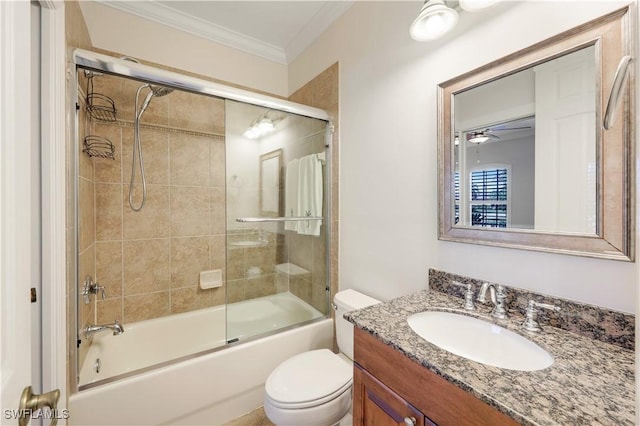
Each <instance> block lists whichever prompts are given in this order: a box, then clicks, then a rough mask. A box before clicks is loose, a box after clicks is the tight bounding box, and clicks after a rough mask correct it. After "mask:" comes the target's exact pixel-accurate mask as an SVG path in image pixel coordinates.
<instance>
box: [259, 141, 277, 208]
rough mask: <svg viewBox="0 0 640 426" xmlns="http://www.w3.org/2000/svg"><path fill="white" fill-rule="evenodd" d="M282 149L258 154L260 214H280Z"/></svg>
mask: <svg viewBox="0 0 640 426" xmlns="http://www.w3.org/2000/svg"><path fill="white" fill-rule="evenodd" d="M281 159H282V150H281V149H277V150H275V151H271V152H268V153H266V154H263V155H261V156H260V215H261V216H263V217H277V216H280V167H281V161H282V160H281Z"/></svg>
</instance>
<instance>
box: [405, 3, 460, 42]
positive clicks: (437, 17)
mask: <svg viewBox="0 0 640 426" xmlns="http://www.w3.org/2000/svg"><path fill="white" fill-rule="evenodd" d="M457 22H458V12H456V11H455V10H453V9H451V8H449V7H447V6H446V5H445V4H444V1H442V0H428V1H426V2H425V3H424V6H422V9H420V13H419V14H418V17H417V18H416V19H415V21H413V23H412V24H411V29H410V30H409V33H410V34H411V38H413V39H414V40H416V41H427V40H434V39H436V38H438V37H440V36H442V35H444V34H446V33H447V32H448V31H450V30H451V29H452V28H453V27H454V26H455V25H456V23H457Z"/></svg>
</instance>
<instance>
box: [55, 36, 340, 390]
mask: <svg viewBox="0 0 640 426" xmlns="http://www.w3.org/2000/svg"><path fill="white" fill-rule="evenodd" d="M68 69H69V72H70V74H72V75H71V87H70V91H69V92H70V97H69V103H70V104H69V111H70V118H69V122H70V123H69V128H70V132H69V133H70V137H71V143H70V145H71V146H70V149H69V150H68V152H67V155H68V157H67V161H68V164H70V165H71V167H69V174H70V176H69V177H70V179H69V184H68V185H69V186H68V190H69V191H70V193H71V194H72V195H73V196H72V197H70V200H69V205H68V209H69V210H70V213H69V218H68V220H70V221H71V222H72V223H73V230H72V232H73V233H74V235H73V237H72V238H71V239H70V240H68V241H67V244H69V246H68V247H67V253H74V256H73V257H72V258H71V259H68V262H69V263H68V266H69V269H68V270H69V280H70V281H71V282H70V286H71V291H70V294H69V308H70V309H73V312H74V315H70V316H69V320H70V322H72V324H68V327H67V329H68V330H69V333H71V332H72V331H73V330H75V332H77V330H78V324H79V319H78V309H77V303H78V300H77V299H78V295H77V289H78V283H79V282H80V277H79V275H78V267H77V256H78V252H77V247H78V238H79V235H78V234H79V233H78V224H79V188H78V177H79V168H78V155H79V140H78V129H79V126H78V115H77V113H76V109H77V108H78V105H77V99H78V92H79V91H78V70H80V69H89V70H93V71H98V72H104V73H107V74H111V75H115V76H120V77H123V78H130V79H135V80H140V81H143V82H149V83H155V84H160V85H163V86H167V87H170V88H174V89H179V90H183V91H187V92H191V93H195V94H202V95H206V96H213V97H217V98H222V99H225V100H227V99H228V100H234V101H239V102H242V103H246V104H251V105H256V106H261V107H265V108H269V109H273V110H279V111H282V112H287V113H291V114H296V115H300V116H304V117H309V118H314V119H319V120H322V121H325V122H326V125H325V153H326V172H325V177H324V182H325V186H326V189H325V191H324V194H325V195H324V202H325V203H326V204H325V205H326V213H327V214H326V217H324V218H323V222H324V226H325V230H324V238H325V247H326V249H325V250H326V253H325V268H326V278H325V292H326V293H327V297H328V299H329V300H328V303H327V306H328V309H330V307H331V300H330V293H331V286H330V280H331V273H330V271H331V268H330V266H331V256H330V247H331V245H330V243H331V212H332V205H331V204H332V203H331V198H332V197H331V182H332V176H331V139H332V134H333V129H334V127H333V124H332V123H331V120H330V117H329V115H328V113H327V112H326V111H324V110H322V109H319V108H314V107H310V106H306V105H302V104H298V103H295V102H291V101H287V100H284V99H278V98H274V97H270V96H267V95H262V94H258V93H253V92H250V91H248V90H243V89H238V88H235V87H230V86H225V85H223V84H219V83H215V82H212V81H207V80H203V79H200V78H196V77H190V76H186V75H183V74H179V73H176V72H172V71H166V70H163V69H159V68H155V67H151V66H148V65H143V64H139V63H136V62H132V61H130V60H125V59H118V58H115V57H111V56H108V55H103V54H100V53H96V52H91V51H88V50H84V49H75V50H74V51H73V54H72V58H71V60H70V62H69V66H68ZM324 314H325V316H324V317H325V318H326V317H330V316H331V314H330V311H328V312H325V313H324ZM317 320H318V319H316V320H311V321H308V322H305V323H301V324H295V325H292V326H290V327H286V328H285V329H289V328H295V327H299V326H301V325H304V324H307V323H309V322H315V321H317ZM285 329H280V330H275V331H273V332H267V333H263V334H260V335H258V336H255V337H254V338H251V339H244V340H242V341H241V342H237V343H227V344H226V345H224V346H221V347H217V348H213V349H211V350H208V351H205V352H200V353H197V354H191V355H187V356H185V357H182V358H179V359H177V360H170V361H167V362H164V363H162V364H159V365H153V366H148V367H146V368H143V369H141V370H136V371H133V372H130V373H125V374H124V375H122V376H118V377H114V378H108V379H105V380H103V381H100V382H97V383H95V385H98V384H100V383H109V382H111V381H113V380H118V379H119V378H122V377H126V376H130V375H133V374H138V373H141V372H144V371H148V370H151V369H155V368H159V367H162V366H165V365H169V364H172V363H174V362H179V361H181V360H186V359H190V358H193V357H196V356H199V355H202V354H204V353H209V352H213V351H217V350H220V349H224V348H226V347H228V346H230V345H236V344H242V343H246V342H249V341H251V340H253V339H256V338H258V339H259V338H262V337H265V336H268V335H271V334H275V333H279V332H281V331H283V330H285ZM69 338H70V342H69V350H70V352H72V353H71V358H70V359H71V362H70V364H69V367H70V369H71V370H72V371H74V372H75V374H76V378H77V376H78V374H79V368H80V366H79V365H78V362H77V361H78V350H77V347H76V345H75V339H72V338H71V334H70V336H69ZM72 342H73V343H74V344H71V343H72ZM70 385H71V389H68V392H67V394H68V395H70V394H72V393H76V392H78V390H79V389H78V388H79V386H78V380H72V381H71V383H70ZM91 387H93V385H89V386H84V387H83V388H87V389H88V388H91Z"/></svg>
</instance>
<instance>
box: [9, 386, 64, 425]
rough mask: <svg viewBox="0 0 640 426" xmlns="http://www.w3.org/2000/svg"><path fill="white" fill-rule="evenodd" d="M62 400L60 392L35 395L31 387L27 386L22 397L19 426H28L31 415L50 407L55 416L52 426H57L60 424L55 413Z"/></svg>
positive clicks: (54, 391) (52, 417)
mask: <svg viewBox="0 0 640 426" xmlns="http://www.w3.org/2000/svg"><path fill="white" fill-rule="evenodd" d="M59 399H60V390H59V389H56V390H52V391H51V392H47V393H43V394H40V395H38V394H35V393H33V389H32V388H31V386H27V387H26V388H24V390H23V391H22V396H21V397H20V407H19V408H20V417H19V419H18V426H27V424H28V423H29V419H30V418H31V413H32V412H34V411H36V410H38V409H41V408H45V407H49V408H50V409H51V411H53V412H54V415H52V416H51V426H55V424H56V423H58V419H57V416H56V415H55V414H56V413H55V411H56V409H57V407H58V400H59Z"/></svg>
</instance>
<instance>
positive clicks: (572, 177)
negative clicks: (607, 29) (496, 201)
mask: <svg viewBox="0 0 640 426" xmlns="http://www.w3.org/2000/svg"><path fill="white" fill-rule="evenodd" d="M595 57H596V55H595V47H594V46H590V47H587V48H584V49H582V50H579V51H577V52H574V53H571V54H569V55H566V56H563V57H560V58H556V59H555V60H553V61H549V62H547V63H544V64H542V65H539V66H536V67H535V68H534V70H535V90H536V153H535V155H536V159H535V164H536V171H535V194H536V195H535V229H536V230H541V231H560V232H576V233H581V234H595V233H596V167H595V166H596V140H595V135H596V132H595V131H594V129H595V128H596V94H595V87H596V71H595ZM543 164H544V166H541V165H543Z"/></svg>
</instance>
